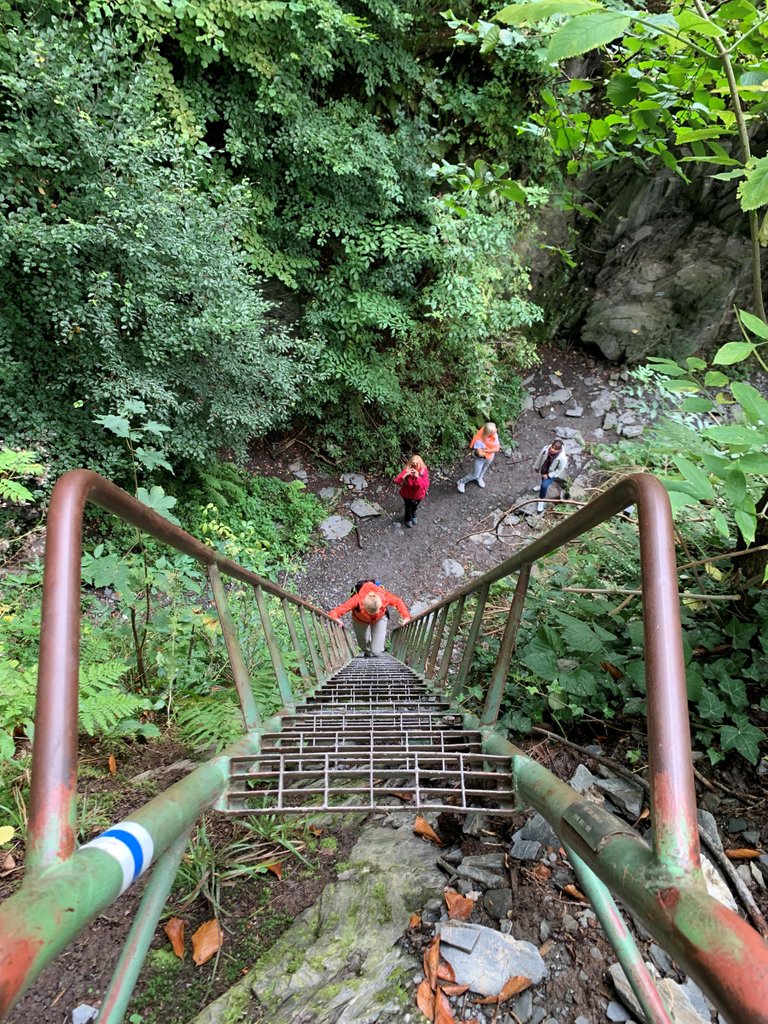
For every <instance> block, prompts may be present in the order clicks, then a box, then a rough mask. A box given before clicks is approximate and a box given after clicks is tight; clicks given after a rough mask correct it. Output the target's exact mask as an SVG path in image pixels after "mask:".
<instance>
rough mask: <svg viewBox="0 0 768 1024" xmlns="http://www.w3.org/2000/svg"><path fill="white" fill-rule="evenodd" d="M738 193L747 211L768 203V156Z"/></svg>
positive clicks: (756, 165)
mask: <svg viewBox="0 0 768 1024" xmlns="http://www.w3.org/2000/svg"><path fill="white" fill-rule="evenodd" d="M577 20H579V19H577ZM566 27H567V26H566ZM550 46H551V44H550ZM737 195H738V196H739V199H740V200H741V208H742V210H744V212H745V213H746V212H748V211H749V210H757V209H759V208H760V207H761V206H765V205H766V203H768V156H763V157H761V158H760V159H759V160H756V161H755V163H754V165H753V166H752V167H747V176H746V178H745V180H744V181H743V182H742V183H741V184H740V185H739V188H738V192H737Z"/></svg>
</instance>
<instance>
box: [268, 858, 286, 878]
mask: <svg viewBox="0 0 768 1024" xmlns="http://www.w3.org/2000/svg"><path fill="white" fill-rule="evenodd" d="M264 867H265V868H266V869H267V871H271V872H272V874H273V875H276V876H277V878H282V877H283V865H282V864H281V863H280V862H279V861H275V863H274V864H265V865H264Z"/></svg>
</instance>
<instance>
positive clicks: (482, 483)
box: [477, 480, 485, 487]
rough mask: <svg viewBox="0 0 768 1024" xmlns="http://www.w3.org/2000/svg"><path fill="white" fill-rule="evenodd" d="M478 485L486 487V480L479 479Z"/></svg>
mask: <svg viewBox="0 0 768 1024" xmlns="http://www.w3.org/2000/svg"><path fill="white" fill-rule="evenodd" d="M477 486H478V487H485V481H484V480H478V481H477Z"/></svg>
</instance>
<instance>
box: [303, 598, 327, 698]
mask: <svg viewBox="0 0 768 1024" xmlns="http://www.w3.org/2000/svg"><path fill="white" fill-rule="evenodd" d="M299 619H300V621H301V628H302V629H303V630H304V639H305V640H306V641H307V650H308V651H309V659H310V661H311V662H312V671H313V672H314V674H315V686H319V685H320V683H322V681H323V679H324V678H325V677H324V676H323V674H322V669H321V668H320V660H319V658H318V657H317V644H316V643H315V641H314V638H313V637H312V630H311V628H310V619H309V612H308V611H307V609H306V608H299Z"/></svg>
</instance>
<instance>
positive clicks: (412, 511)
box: [395, 455, 429, 530]
mask: <svg viewBox="0 0 768 1024" xmlns="http://www.w3.org/2000/svg"><path fill="white" fill-rule="evenodd" d="M395 483H396V484H400V485H401V486H400V497H401V498H402V499H403V501H404V502H405V519H404V522H405V525H406V527H407V528H408V529H409V530H410V528H411V527H412V526H415V525H416V509H417V508H418V507H419V502H420V501H422V500H423V499H424V498H426V496H427V491H428V490H429V470H428V469H427V467H426V466H425V465H424V459H422V457H421V456H420V455H412V456H411V457H410V459H408V461H407V462H406V464H405V466H404V468H403V471H402V473H398V474H397V476H396V477H395Z"/></svg>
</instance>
